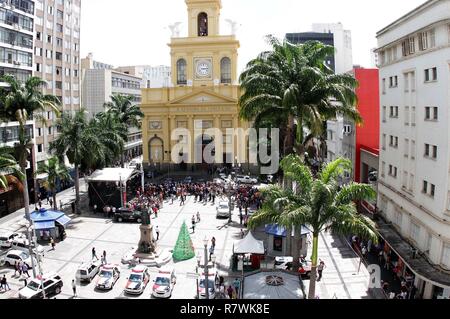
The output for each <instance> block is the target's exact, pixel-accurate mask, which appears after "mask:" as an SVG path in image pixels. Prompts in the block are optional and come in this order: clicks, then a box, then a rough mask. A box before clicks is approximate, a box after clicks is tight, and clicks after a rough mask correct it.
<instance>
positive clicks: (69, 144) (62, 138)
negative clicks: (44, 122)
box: [50, 109, 105, 213]
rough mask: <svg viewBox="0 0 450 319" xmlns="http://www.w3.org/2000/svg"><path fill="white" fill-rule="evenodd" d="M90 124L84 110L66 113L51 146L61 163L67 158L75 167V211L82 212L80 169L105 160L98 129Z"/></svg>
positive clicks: (61, 119)
mask: <svg viewBox="0 0 450 319" xmlns="http://www.w3.org/2000/svg"><path fill="white" fill-rule="evenodd" d="M93 123H94V122H91V123H89V121H88V119H87V114H86V111H85V110H84V109H82V110H80V111H77V112H75V114H70V113H64V114H63V115H62V117H61V118H60V119H58V121H57V124H56V127H57V129H58V137H57V138H56V139H55V140H54V141H53V142H52V143H51V144H50V151H52V152H54V154H56V155H57V156H58V158H59V160H60V161H64V157H65V156H67V159H68V160H69V162H70V163H71V164H72V165H74V166H75V209H76V212H77V213H79V212H80V208H79V206H80V168H81V167H82V166H83V167H86V168H89V167H92V166H94V165H95V164H96V163H97V161H98V159H103V158H105V153H104V149H105V148H104V145H103V144H102V142H103V141H102V139H101V136H99V134H98V131H99V129H98V127H97V126H96V125H94V124H93Z"/></svg>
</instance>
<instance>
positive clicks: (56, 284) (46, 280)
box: [19, 274, 63, 299]
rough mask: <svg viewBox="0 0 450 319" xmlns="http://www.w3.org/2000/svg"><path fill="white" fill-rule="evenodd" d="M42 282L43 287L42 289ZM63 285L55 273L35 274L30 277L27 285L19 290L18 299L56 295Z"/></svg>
mask: <svg viewBox="0 0 450 319" xmlns="http://www.w3.org/2000/svg"><path fill="white" fill-rule="evenodd" d="M42 284H43V285H44V289H42ZM62 286H63V282H62V279H61V277H60V276H59V275H57V274H51V275H44V276H42V277H41V276H37V277H36V278H34V279H32V280H31V281H30V282H29V283H28V285H27V286H26V287H24V288H22V289H20V290H19V299H43V298H44V294H43V292H42V290H44V292H45V297H46V298H48V297H49V296H54V295H58V294H59V293H60V292H61V288H62Z"/></svg>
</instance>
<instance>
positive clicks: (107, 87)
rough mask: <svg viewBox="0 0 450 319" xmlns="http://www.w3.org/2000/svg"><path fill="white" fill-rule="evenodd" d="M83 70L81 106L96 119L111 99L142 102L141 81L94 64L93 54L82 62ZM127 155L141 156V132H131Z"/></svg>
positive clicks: (111, 67)
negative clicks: (122, 97)
mask: <svg viewBox="0 0 450 319" xmlns="http://www.w3.org/2000/svg"><path fill="white" fill-rule="evenodd" d="M81 66H82V75H81V77H82V103H83V107H85V108H86V110H87V111H88V113H89V117H91V118H92V117H94V116H95V115H96V114H98V113H100V112H104V111H105V108H104V104H105V103H106V102H110V101H111V96H112V95H115V94H123V95H128V96H132V97H133V102H134V103H135V104H139V103H140V102H141V82H142V78H140V77H136V76H134V75H130V74H126V73H122V72H119V71H116V70H114V67H113V66H112V65H109V64H106V63H102V62H98V61H94V59H93V55H92V53H90V54H89V55H88V56H87V57H86V58H84V59H82V60H81ZM128 133H129V134H128V141H127V143H126V144H125V151H126V153H125V155H126V156H129V157H136V156H139V155H141V154H142V132H141V130H140V129H138V128H134V127H132V128H129V132H128Z"/></svg>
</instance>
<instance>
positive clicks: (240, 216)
mask: <svg viewBox="0 0 450 319" xmlns="http://www.w3.org/2000/svg"><path fill="white" fill-rule="evenodd" d="M243 221H244V216H243V215H242V212H240V213H239V223H240V225H242V222H243Z"/></svg>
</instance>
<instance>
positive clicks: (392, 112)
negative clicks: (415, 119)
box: [389, 106, 398, 118]
mask: <svg viewBox="0 0 450 319" xmlns="http://www.w3.org/2000/svg"><path fill="white" fill-rule="evenodd" d="M389 117H391V118H398V106H391V107H390V111H389Z"/></svg>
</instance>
